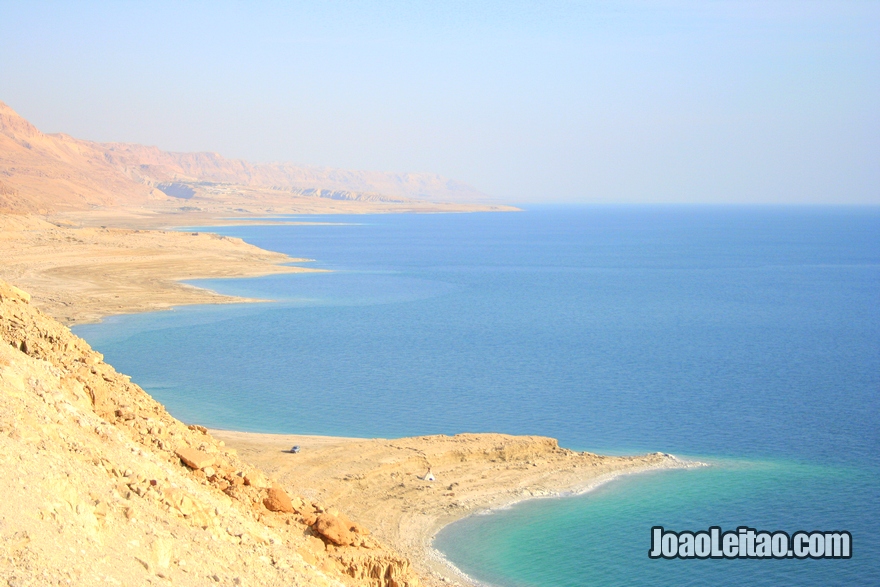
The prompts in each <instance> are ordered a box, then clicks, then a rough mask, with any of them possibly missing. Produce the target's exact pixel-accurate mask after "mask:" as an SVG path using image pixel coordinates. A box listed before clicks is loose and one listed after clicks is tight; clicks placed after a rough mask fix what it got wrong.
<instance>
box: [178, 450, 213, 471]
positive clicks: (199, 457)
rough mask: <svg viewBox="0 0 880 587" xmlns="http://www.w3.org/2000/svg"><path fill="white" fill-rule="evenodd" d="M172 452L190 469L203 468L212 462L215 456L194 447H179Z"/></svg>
mask: <svg viewBox="0 0 880 587" xmlns="http://www.w3.org/2000/svg"><path fill="white" fill-rule="evenodd" d="M174 453H175V454H176V455H177V456H178V457H180V460H181V461H183V462H184V463H185V464H186V465H187V466H188V467H189V468H190V469H204V468H205V467H210V466H211V465H213V464H214V462H215V458H214V457H213V456H212V455H209V454H207V453H204V452H202V451H200V450H196V449H194V448H179V449H177V450H176V451H174Z"/></svg>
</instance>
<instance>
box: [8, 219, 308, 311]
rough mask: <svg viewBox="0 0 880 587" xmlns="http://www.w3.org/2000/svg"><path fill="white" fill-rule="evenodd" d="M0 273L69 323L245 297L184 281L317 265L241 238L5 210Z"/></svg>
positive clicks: (304, 270) (250, 274)
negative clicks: (60, 220)
mask: <svg viewBox="0 0 880 587" xmlns="http://www.w3.org/2000/svg"><path fill="white" fill-rule="evenodd" d="M0 229H2V230H0V279H5V280H7V281H9V282H11V283H14V284H15V285H17V286H19V287H21V288H22V289H25V290H27V291H29V292H31V294H32V295H33V298H34V304H35V305H37V306H38V307H40V308H41V309H43V310H44V311H46V312H48V313H49V314H50V315H52V316H53V317H55V318H56V319H58V320H60V321H61V322H63V323H65V324H73V323H82V322H93V321H96V320H98V319H100V318H101V317H102V316H107V315H112V314H125V313H134V312H147V311H155V310H162V309H166V308H169V307H171V306H178V305H184V304H208V303H226V302H236V301H248V300H242V299H240V298H234V297H228V296H222V295H220V294H217V293H215V292H212V291H209V290H206V289H200V288H196V287H192V286H190V285H186V284H183V283H180V280H188V279H205V278H217V277H254V276H258V275H269V274H275V273H293V272H307V271H315V269H309V268H306V267H301V266H288V265H283V263H285V264H286V263H304V262H307V261H308V260H307V259H294V258H291V257H288V256H287V255H284V254H281V253H274V252H271V251H266V250H263V249H260V248H258V247H255V246H253V245H249V244H247V243H245V242H244V241H242V240H241V239H237V238H230V237H224V236H218V235H216V234H211V233H205V232H192V233H189V232H187V233H181V232H171V231H145V230H131V229H116V228H82V229H73V228H61V227H58V226H54V225H52V224H49V223H47V222H43V221H41V220H36V219H32V218H31V219H28V218H24V217H18V216H2V215H0Z"/></svg>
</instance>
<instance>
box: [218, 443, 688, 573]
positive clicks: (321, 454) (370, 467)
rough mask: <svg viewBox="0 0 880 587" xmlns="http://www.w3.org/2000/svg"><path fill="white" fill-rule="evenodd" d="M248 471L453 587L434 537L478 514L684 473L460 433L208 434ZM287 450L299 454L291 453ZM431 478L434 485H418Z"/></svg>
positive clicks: (656, 460)
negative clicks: (336, 513) (626, 479)
mask: <svg viewBox="0 0 880 587" xmlns="http://www.w3.org/2000/svg"><path fill="white" fill-rule="evenodd" d="M211 434H212V435H213V436H214V437H215V438H218V439H221V440H223V441H225V442H226V444H227V445H228V446H230V447H233V448H235V449H236V450H237V451H238V452H239V455H240V456H241V457H242V458H243V459H244V460H245V461H248V462H250V463H251V464H253V465H255V466H257V467H259V468H261V469H262V470H264V471H266V472H267V473H268V474H269V475H271V476H273V477H275V478H277V479H278V480H279V481H281V482H282V484H284V485H285V486H286V487H290V488H291V489H292V490H293V491H294V492H297V493H299V494H301V495H303V496H306V497H309V498H312V499H315V500H320V501H321V502H322V503H325V504H327V505H328V506H330V507H335V508H338V509H340V510H342V511H345V512H347V513H348V515H349V516H350V517H351V518H352V519H354V520H356V521H358V522H359V523H361V524H364V525H365V526H367V527H368V528H369V529H370V530H371V531H372V532H373V533H374V534H375V535H376V536H377V537H378V538H379V539H380V540H382V541H383V542H385V543H386V544H389V545H391V546H393V547H395V548H396V549H398V550H399V551H400V552H401V553H402V554H404V555H405V556H406V557H407V558H409V559H410V561H412V562H413V564H414V565H415V567H416V568H417V569H418V570H420V571H421V572H422V573H425V574H427V575H431V576H434V577H437V578H438V577H440V576H444V577H448V578H453V579H457V580H459V581H461V580H462V579H463V577H461V576H456V572H455V570H454V569H451V568H450V567H449V565H448V564H447V563H445V561H443V560H441V559H439V557H437V556H436V554H435V553H434V552H433V551H432V549H431V546H430V544H431V539H432V538H433V536H434V535H435V534H436V532H437V531H438V530H439V529H440V528H442V527H443V526H445V525H446V524H449V523H451V522H454V521H455V520H458V519H461V518H463V517H465V516H467V515H470V514H472V513H475V512H477V511H480V510H485V509H489V508H496V507H501V506H505V505H509V504H511V503H514V502H517V501H521V500H523V499H529V498H534V497H540V496H552V495H558V494H561V493H566V492H578V491H583V490H586V489H588V488H590V487H592V486H595V485H597V484H598V483H601V482H603V481H605V480H608V479H610V478H613V477H614V476H616V475H619V474H624V473H634V472H638V471H644V470H648V469H659V468H673V467H684V466H688V465H687V463H684V462H682V461H679V460H678V459H676V458H675V457H672V456H670V455H664V454H661V453H654V454H649V455H644V456H636V457H606V456H600V455H596V454H592V453H581V452H575V451H571V450H567V449H563V448H560V447H559V446H558V445H557V442H556V440H554V439H552V438H545V437H539V436H508V435H504V434H461V435H457V436H424V437H416V438H402V439H398V440H384V439H353V438H334V437H321V436H298V435H274V434H253V433H244V432H231V431H224V430H212V431H211ZM294 445H298V446H300V447H301V450H300V452H299V453H298V454H291V453H290V448H291V447H292V446H294ZM429 470H430V471H431V472H432V474H433V475H434V477H435V480H434V481H433V482H432V481H427V480H425V479H424V477H425V475H426V473H427V472H428V471H429Z"/></svg>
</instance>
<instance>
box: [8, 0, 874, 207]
mask: <svg viewBox="0 0 880 587" xmlns="http://www.w3.org/2000/svg"><path fill="white" fill-rule="evenodd" d="M0 100H2V101H4V102H6V103H8V104H9V105H10V106H12V107H13V108H14V109H16V110H17V111H18V112H19V113H20V114H22V115H23V116H25V117H26V118H28V119H29V120H31V121H32V122H33V123H34V124H36V125H37V126H38V127H39V128H40V129H42V130H44V131H46V132H66V133H68V134H71V135H73V136H76V137H80V138H87V139H93V140H98V141H125V142H137V143H144V144H150V145H157V146H159V147H160V148H162V149H166V150H172V151H217V152H219V153H221V154H223V155H225V156H228V157H240V158H245V159H249V160H252V161H291V162H294V163H301V164H313V165H322V166H333V167H343V168H351V169H374V170H383V171H397V172H404V171H429V172H436V173H440V174H443V175H445V176H448V177H450V178H454V179H457V180H460V181H464V182H466V183H469V184H471V185H473V186H474V187H476V188H478V189H480V190H482V191H484V192H486V193H488V194H491V195H493V196H496V197H498V198H500V199H503V200H508V201H513V202H540V201H565V202H568V201H583V202H763V203H819V202H828V203H873V204H880V2H876V1H870V2H855V1H853V2H851V1H846V0H837V1H833V2H809V1H806V0H801V1H796V2H786V1H774V0H761V1H756V2H747V1H742V2H740V1H728V2H672V1H670V2H662V1H657V2H648V1H643V2H624V1H615V2H601V1H597V2H578V1H553V2H517V1H515V0H507V1H503V2H477V1H462V2H392V1H389V2H334V1H322V2H317V1H316V2H262V3H261V2H228V3H223V2H210V3H209V2H158V1H150V2H113V3H111V2H104V3H87V2H75V3H73V2H59V3H46V2H38V1H27V2H9V1H6V0H0Z"/></svg>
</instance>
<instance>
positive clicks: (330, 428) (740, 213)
mask: <svg viewBox="0 0 880 587" xmlns="http://www.w3.org/2000/svg"><path fill="white" fill-rule="evenodd" d="M302 220H308V221H314V220H323V221H328V222H334V223H340V224H335V225H313V226H291V225H277V226H238V227H225V228H218V229H212V230H214V231H216V232H219V233H222V234H228V235H234V236H240V237H242V238H244V239H245V240H247V241H248V242H251V243H253V244H256V245H258V246H260V247H264V248H267V249H272V250H277V251H283V252H286V253H289V254H291V255H294V256H301V257H310V258H313V259H315V261H314V263H312V264H311V265H313V266H315V267H319V268H326V269H332V270H333V272H332V273H313V274H294V275H284V276H274V277H266V278H259V279H243V280H216V281H213V280H212V281H203V282H199V283H198V285H201V286H204V287H209V288H212V289H216V290H218V291H222V292H224V293H230V294H237V295H246V296H252V297H260V298H266V299H272V300H275V301H274V302H271V303H265V304H251V305H233V306H212V307H194V308H181V309H177V310H174V311H171V312H164V313H156V314H144V315H136V316H123V317H115V318H110V319H108V320H106V321H105V322H104V323H103V324H99V325H88V326H80V327H78V328H76V332H77V333H78V334H80V335H81V336H83V337H84V338H86V339H87V340H88V341H89V342H91V343H92V344H93V346H95V347H96V348H97V349H98V350H100V351H101V352H103V353H104V354H105V356H106V359H107V360H108V362H110V363H111V364H113V365H114V366H116V367H117V369H119V370H120V371H122V372H124V373H128V374H130V375H132V376H133V379H134V380H135V381H136V382H137V383H139V384H140V385H142V386H143V387H144V388H145V389H147V390H148V391H149V392H150V393H152V394H153V395H154V396H155V397H156V398H157V399H158V400H160V401H161V402H163V403H164V404H165V405H166V406H168V408H169V410H170V411H171V413H172V414H174V415H176V416H177V417H179V418H181V419H183V420H185V421H191V422H199V423H202V424H205V425H207V426H213V427H220V428H232V429H240V430H249V431H262V432H288V433H309V434H331V435H345V436H381V437H397V436H409V435H422V434H434V433H445V434H454V433H457V432H465V431H472V432H480V431H496V432H506V433H512V434H541V435H547V436H553V437H556V438H558V439H559V441H560V443H561V444H562V445H563V446H566V447H569V448H574V449H587V450H593V451H599V452H608V453H616V454H622V453H637V452H647V451H664V452H671V453H675V454H678V455H682V456H687V457H695V458H699V459H700V460H703V461H707V462H709V463H711V464H712V465H713V466H711V467H708V468H703V469H696V470H683V471H669V472H662V473H651V474H643V475H636V476H631V477H625V478H620V479H618V480H616V481H613V482H611V483H609V484H607V485H605V486H603V487H601V488H600V489H598V490H596V491H594V492H592V493H590V494H587V495H584V496H579V497H572V498H566V499H553V500H538V501H532V502H526V503H523V504H520V505H518V506H516V507H513V508H511V509H508V510H504V511H500V512H496V513H492V514H491V515H482V516H473V517H471V518H469V519H467V520H464V521H462V522H460V523H457V524H454V525H453V526H450V527H448V528H446V529H445V530H444V531H443V532H441V533H440V535H438V537H437V540H436V543H435V544H436V545H437V546H438V548H440V549H441V550H442V551H443V552H445V553H446V554H447V556H448V557H449V558H450V559H451V560H452V561H453V562H455V564H456V565H458V566H459V567H460V568H462V569H463V570H465V571H466V572H467V573H469V574H470V575H472V576H473V577H475V578H477V579H479V580H482V581H484V582H486V583H491V584H497V585H507V586H536V587H537V586H568V585H656V586H661V585H705V584H710V583H714V584H716V585H872V584H880V537H878V536H877V533H878V532H880V397H878V396H880V209H877V208H748V207H620V208H617V207H607V208H605V207H553V208H550V207H547V208H535V209H532V210H528V211H526V212H522V213H510V214H465V215H381V216H346V217H326V218H314V217H310V218H303V219H302ZM653 525H663V526H666V527H668V528H672V529H677V530H685V529H689V530H701V529H705V528H707V527H709V526H711V525H720V526H722V527H723V528H724V529H725V530H726V529H734V528H735V527H736V526H739V525H748V526H752V527H756V528H759V529H767V530H787V531H789V532H792V531H795V530H816V529H821V530H849V531H850V532H852V534H853V557H852V559H850V560H785V561H773V560H771V561H757V560H735V561H717V560H692V561H682V560H675V561H667V560H650V559H649V558H648V556H647V552H648V548H649V546H650V527H651V526H653Z"/></svg>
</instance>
